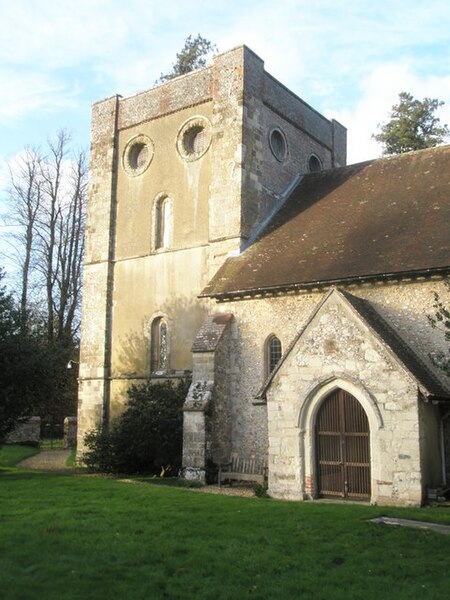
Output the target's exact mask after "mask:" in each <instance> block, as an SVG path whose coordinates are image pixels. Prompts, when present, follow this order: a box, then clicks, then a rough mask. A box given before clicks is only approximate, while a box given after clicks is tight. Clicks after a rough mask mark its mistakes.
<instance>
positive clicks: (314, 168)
mask: <svg viewBox="0 0 450 600" xmlns="http://www.w3.org/2000/svg"><path fill="white" fill-rule="evenodd" d="M308 170H309V172H310V173H319V172H320V171H321V170H322V163H321V162H320V159H319V158H318V157H317V156H316V155H315V154H311V156H310V157H309V160H308Z"/></svg>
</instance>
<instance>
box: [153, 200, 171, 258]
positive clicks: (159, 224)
mask: <svg viewBox="0 0 450 600" xmlns="http://www.w3.org/2000/svg"><path fill="white" fill-rule="evenodd" d="M171 238H172V201H171V200H170V198H169V197H168V196H162V197H160V198H158V199H157V200H156V204H155V250H158V249H160V248H168V247H169V246H170V242H171Z"/></svg>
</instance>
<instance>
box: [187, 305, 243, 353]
mask: <svg viewBox="0 0 450 600" xmlns="http://www.w3.org/2000/svg"><path fill="white" fill-rule="evenodd" d="M232 318H233V315H232V314H228V313H226V314H217V315H209V316H208V317H206V319H205V321H204V323H203V325H202V326H201V327H200V329H199V331H198V333H197V335H196V338H195V340H194V343H193V345H192V352H214V350H215V349H216V347H217V344H218V343H219V341H220V338H221V337H222V335H223V333H224V331H225V329H226V327H227V325H228V323H230V321H231V320H232Z"/></svg>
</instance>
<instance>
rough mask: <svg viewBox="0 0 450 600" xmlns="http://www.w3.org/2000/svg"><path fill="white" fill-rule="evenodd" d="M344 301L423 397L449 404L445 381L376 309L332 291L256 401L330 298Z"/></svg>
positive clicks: (286, 353) (291, 345) (346, 293)
mask: <svg viewBox="0 0 450 600" xmlns="http://www.w3.org/2000/svg"><path fill="white" fill-rule="evenodd" d="M336 296H337V297H338V298H342V299H344V301H346V302H347V303H348V304H349V305H350V306H351V307H352V308H353V310H354V311H355V312H356V313H357V314H358V317H359V318H360V319H361V320H362V321H363V322H364V323H365V324H366V325H367V326H368V327H369V328H370V329H371V330H372V332H373V333H374V334H375V335H376V336H377V337H378V339H379V340H380V341H381V342H382V343H383V344H384V345H385V346H387V347H388V348H389V349H390V350H391V351H392V352H393V353H394V355H395V356H396V358H397V360H398V361H399V362H400V363H401V364H402V365H403V367H404V368H406V370H407V371H408V372H409V373H410V374H411V375H412V376H413V377H414V379H415V380H416V382H417V385H418V387H419V389H420V391H421V393H422V394H423V395H424V396H425V397H427V398H432V399H439V400H450V388H449V387H448V385H447V383H446V382H445V380H444V378H442V379H440V378H439V377H438V376H437V375H435V374H434V372H433V371H432V370H431V369H430V368H429V366H428V365H427V364H426V363H425V362H424V360H423V359H422V358H421V357H420V356H419V355H418V354H417V353H416V352H415V351H414V350H413V349H412V348H411V347H410V346H409V345H408V344H407V343H406V342H405V340H404V339H403V338H402V337H401V336H400V335H399V334H398V333H397V332H396V331H395V330H394V329H393V327H392V326H391V325H390V324H389V323H388V322H387V321H386V320H385V319H384V318H383V317H382V316H381V315H380V314H379V312H378V311H377V310H376V308H375V307H374V306H373V305H372V304H371V303H370V302H369V301H368V300H363V299H362V298H359V297H358V296H354V295H353V294H350V293H349V292H346V291H344V290H342V289H338V288H333V289H332V290H330V291H329V292H328V293H327V294H326V295H325V297H324V298H323V300H322V301H321V302H320V303H319V304H318V305H317V306H316V308H315V309H314V311H313V312H312V314H311V316H310V318H309V319H308V321H307V323H306V324H305V325H304V326H303V328H302V329H301V330H300V331H299V332H298V334H297V335H296V336H295V338H294V339H293V340H292V342H291V343H290V344H289V346H288V348H287V349H286V352H285V353H284V354H283V356H282V357H281V359H280V361H279V362H278V364H277V366H276V367H275V369H274V370H273V371H272V373H271V374H270V375H269V377H268V378H267V380H266V381H265V382H264V384H263V387H262V388H261V390H260V391H259V392H258V394H257V396H256V398H257V399H262V398H265V395H266V392H267V390H268V388H269V387H270V384H271V383H272V380H273V379H274V377H275V375H276V374H277V372H278V371H279V370H280V369H281V368H282V365H283V363H284V361H285V360H286V358H287V357H288V356H289V354H290V353H291V351H292V349H293V348H294V346H295V345H296V344H297V342H298V340H299V339H300V338H301V337H302V335H303V333H304V332H305V331H306V329H307V328H308V326H309V324H310V323H311V321H312V320H313V318H314V317H315V315H316V314H317V313H318V312H319V311H320V310H321V308H322V306H324V305H325V304H326V303H327V302H328V299H329V298H330V297H336Z"/></svg>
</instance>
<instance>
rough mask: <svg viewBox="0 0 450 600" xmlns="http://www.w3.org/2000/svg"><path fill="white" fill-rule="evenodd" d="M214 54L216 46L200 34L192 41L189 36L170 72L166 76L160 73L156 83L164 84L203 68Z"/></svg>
mask: <svg viewBox="0 0 450 600" xmlns="http://www.w3.org/2000/svg"><path fill="white" fill-rule="evenodd" d="M216 52H217V46H216V45H215V44H213V43H211V42H210V41H209V40H207V39H206V38H204V37H202V36H201V35H200V34H198V35H197V37H195V38H194V39H192V36H191V35H190V36H189V37H188V38H187V39H186V41H185V43H184V47H183V48H182V49H181V51H180V52H178V53H177V60H176V62H175V63H174V64H173V66H172V71H170V72H169V73H166V74H163V73H161V75H160V77H159V79H158V80H157V81H156V83H164V82H165V81H169V80H170V79H174V77H178V76H179V75H184V74H185V73H189V72H190V71H194V70H195V69H201V68H202V67H205V66H206V64H207V61H208V58H209V57H210V56H211V55H213V54H214V53H216Z"/></svg>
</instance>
